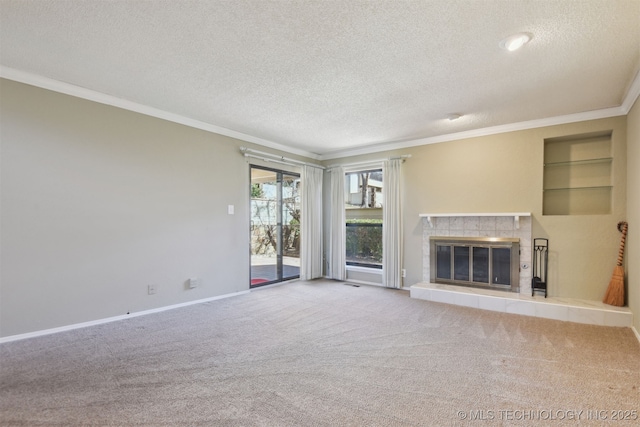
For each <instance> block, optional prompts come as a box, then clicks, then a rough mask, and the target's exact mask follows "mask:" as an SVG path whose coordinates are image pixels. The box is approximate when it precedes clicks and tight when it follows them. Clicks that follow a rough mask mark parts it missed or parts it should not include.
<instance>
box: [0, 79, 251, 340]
mask: <svg viewBox="0 0 640 427" xmlns="http://www.w3.org/2000/svg"><path fill="white" fill-rule="evenodd" d="M0 84H1V87H0V89H1V90H0V92H1V93H2V98H1V102H2V103H1V122H0V125H1V130H0V132H1V133H0V141H1V144H2V146H1V152H2V157H1V181H0V182H1V186H2V187H1V188H2V192H1V203H2V204H1V231H2V234H1V250H2V266H1V267H2V268H1V270H2V271H1V276H0V279H1V283H0V297H1V301H0V336H2V337H6V336H10V335H15V334H21V333H26V332H31V331H38V330H44V329H49V328H55V327H59V326H64V325H70V324H75V323H81V322H85V321H91V320H96V319H102V318H108V317H111V316H119V315H124V314H126V313H127V312H136V311H142V310H148V309H152V308H157V307H162V306H167V305H172V304H178V303H181V302H187V301H193V300H198V299H203V298H208V297H212V296H217V295H224V294H229V293H234V292H238V291H243V290H248V289H249V251H248V239H249V229H248V211H247V205H248V197H249V196H248V188H249V184H248V183H249V172H248V165H247V162H246V160H245V159H244V157H242V156H241V155H240V153H239V151H238V147H239V146H240V145H250V144H247V143H244V142H241V141H236V140H233V139H231V138H227V137H223V136H219V135H215V134H211V133H208V132H204V131H200V130H196V129H192V128H188V127H185V126H181V125H178V124H174V123H170V122H166V121H163V120H159V119H155V118H151V117H148V116H144V115H140V114H136V113H132V112H129V111H125V110H120V109H118V108H113V107H109V106H105V105H101V104H97V103H94V102H90V101H85V100H81V99H78V98H73V97H70V96H66V95H62V94H58V93H54V92H50V91H47V90H43V89H38V88H34V87H31V86H27V85H23V84H19V83H15V82H11V81H7V80H0ZM231 204H232V205H234V206H235V215H228V214H227V205H231ZM190 277H198V278H200V279H201V287H199V288H196V289H192V290H189V289H187V287H186V281H187V279H188V278H190ZM149 284H154V285H156V286H157V294H155V295H148V294H147V286H148V285H149Z"/></svg>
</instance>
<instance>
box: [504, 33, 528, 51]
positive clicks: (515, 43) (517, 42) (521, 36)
mask: <svg viewBox="0 0 640 427" xmlns="http://www.w3.org/2000/svg"><path fill="white" fill-rule="evenodd" d="M529 40H531V34H529V33H518V34H514V35H512V36H509V37H507V38H506V39H504V40H502V41H501V42H500V47H501V48H502V49H505V50H508V51H509V52H513V51H514V50H518V49H520V48H521V47H522V46H524V45H525V44H527V43H528V42H529Z"/></svg>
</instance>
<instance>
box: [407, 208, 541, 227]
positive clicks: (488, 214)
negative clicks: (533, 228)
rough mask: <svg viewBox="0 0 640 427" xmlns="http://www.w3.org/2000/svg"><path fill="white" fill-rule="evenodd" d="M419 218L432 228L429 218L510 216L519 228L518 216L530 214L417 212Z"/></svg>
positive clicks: (528, 213) (529, 213)
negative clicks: (423, 219)
mask: <svg viewBox="0 0 640 427" xmlns="http://www.w3.org/2000/svg"><path fill="white" fill-rule="evenodd" d="M419 216H420V218H425V219H426V220H427V223H429V227H431V228H433V222H431V218H438V217H449V218H450V217H465V216H512V217H513V220H514V222H515V227H516V228H520V217H521V216H531V212H499V213H495V212H494V213H490V212H483V213H421V214H419Z"/></svg>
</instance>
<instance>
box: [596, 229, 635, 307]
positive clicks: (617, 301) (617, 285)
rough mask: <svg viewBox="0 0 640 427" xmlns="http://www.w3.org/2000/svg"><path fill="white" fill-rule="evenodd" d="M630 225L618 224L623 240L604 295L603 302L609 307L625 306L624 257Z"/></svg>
mask: <svg viewBox="0 0 640 427" xmlns="http://www.w3.org/2000/svg"><path fill="white" fill-rule="evenodd" d="M628 226H629V225H628V224H627V223H626V222H625V221H620V222H619V223H618V231H621V232H622V240H621V241H620V249H619V250H618V264H617V265H616V267H615V268H614V269H613V276H612V277H611V281H610V282H609V287H608V288H607V293H606V294H604V299H603V300H602V302H604V303H605V304H609V305H615V306H618V307H622V306H623V305H624V267H622V258H623V256H624V242H625V240H626V239H627V228H628Z"/></svg>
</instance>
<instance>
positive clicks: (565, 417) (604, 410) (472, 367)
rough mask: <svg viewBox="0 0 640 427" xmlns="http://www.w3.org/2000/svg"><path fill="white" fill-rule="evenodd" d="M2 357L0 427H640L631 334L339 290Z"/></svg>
mask: <svg viewBox="0 0 640 427" xmlns="http://www.w3.org/2000/svg"><path fill="white" fill-rule="evenodd" d="M0 357H1V362H0V410H1V412H0V424H1V425H2V426H45V425H50V426H80V425H95V426H165V425H172V426H173V425H176V426H434V425H437V426H446V425H477V426H480V425H553V426H556V425H577V424H579V425H615V426H623V425H637V424H638V423H639V422H640V421H638V418H639V417H640V414H638V412H637V411H639V410H640V403H639V402H640V344H639V343H638V341H637V340H636V338H635V337H634V335H633V333H632V332H631V330H629V329H624V328H607V327H599V326H589V325H580V324H573V323H566V322H559V321H553V320H546V319H537V318H531V317H524V316H516V315H510V314H503V313H495V312H489V311H481V310H474V309H470V308H464V307H457V306H451V305H445V304H438V303H433V302H427V301H422V300H412V299H410V298H409V296H408V292H405V291H397V290H389V289H383V288H376V287H367V286H360V287H354V286H349V285H345V284H343V283H340V282H332V281H314V282H294V283H291V284H287V285H283V286H279V287H272V288H267V289H262V290H258V291H254V292H251V293H250V294H246V295H242V296H238V297H233V298H228V299H223V300H218V301H214V302H211V303H206V304H199V305H195V306H190V307H186V308H182V309H176V310H172V311H167V312H164V313H159V314H154V315H148V316H143V317H137V318H132V319H130V320H126V321H122V322H115V323H110V324H105V325H100V326H96V327H91V328H85V329H80V330H75V331H71V332H66V333H60V334H56V335H50V336H45V337H40V338H34V339H30V340H23V341H18V342H12V343H6V344H3V345H0ZM615 411H621V412H615ZM625 411H627V412H625ZM634 411H636V412H634ZM634 414H635V415H634ZM617 418H628V419H629V420H627V421H624V420H622V421H619V420H617ZM632 418H635V419H636V420H635V421H633V420H631V419H632Z"/></svg>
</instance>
